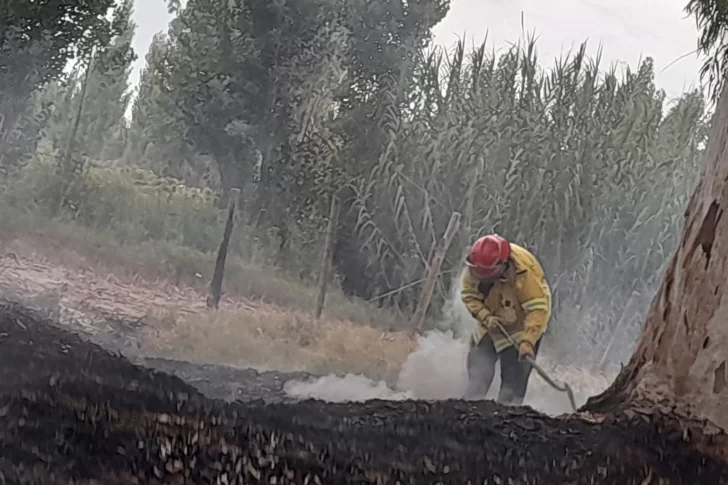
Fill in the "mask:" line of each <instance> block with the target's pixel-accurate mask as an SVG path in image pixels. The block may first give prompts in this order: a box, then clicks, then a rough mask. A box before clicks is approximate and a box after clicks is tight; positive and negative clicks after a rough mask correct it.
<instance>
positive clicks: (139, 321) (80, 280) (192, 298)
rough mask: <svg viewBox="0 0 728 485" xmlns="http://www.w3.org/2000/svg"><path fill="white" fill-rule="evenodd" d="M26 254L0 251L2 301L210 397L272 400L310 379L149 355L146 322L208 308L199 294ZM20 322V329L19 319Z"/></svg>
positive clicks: (226, 304) (224, 304) (231, 307)
mask: <svg viewBox="0 0 728 485" xmlns="http://www.w3.org/2000/svg"><path fill="white" fill-rule="evenodd" d="M29 256H30V257H29ZM29 256H24V255H18V254H17V253H10V254H5V255H0V295H1V297H2V300H4V304H6V305H8V304H11V303H12V302H17V303H20V304H22V305H24V306H27V307H29V308H31V309H33V310H36V311H38V313H39V315H43V316H46V317H49V318H52V319H54V320H55V321H57V322H60V323H61V324H62V325H63V326H64V327H66V328H67V329H68V330H70V331H73V332H75V333H78V334H80V335H81V336H83V337H85V338H87V339H89V340H90V341H92V342H94V343H96V344H98V345H101V346H102V347H104V348H105V349H107V350H110V351H113V352H120V353H123V354H124V355H125V356H126V357H127V358H129V359H131V360H132V361H133V362H136V363H138V364H142V365H145V366H147V367H151V368H155V369H159V370H161V371H164V372H168V373H170V374H173V375H176V376H178V377H180V378H182V379H184V380H185V381H186V382H188V383H189V384H191V385H192V386H194V387H195V388H196V389H198V390H199V391H200V392H202V393H204V394H206V395H208V396H209V397H212V398H216V399H224V400H227V401H232V400H244V401H250V400H256V399H263V400H265V401H269V402H277V401H281V400H284V399H285V398H286V394H285V392H284V389H283V386H284V384H285V382H286V381H287V380H290V379H296V380H307V379H308V378H309V377H314V376H313V375H312V374H310V373H307V372H278V371H263V372H258V371H257V370H255V369H253V368H244V367H233V366H225V365H211V364H194V363H190V362H186V361H181V360H173V359H165V358H159V357H147V356H145V355H144V353H143V352H142V351H141V345H140V342H139V339H140V338H142V336H141V332H140V331H141V330H142V328H143V327H144V326H145V320H146V319H148V318H149V317H150V316H151V315H154V314H160V313H162V314H163V313H164V312H165V311H170V312H171V311H174V312H176V313H178V314H182V315H194V314H198V313H201V312H203V311H205V309H206V308H205V303H204V301H205V298H204V295H202V294H201V293H200V292H199V291H196V290H194V289H190V288H187V289H181V288H178V287H176V286H174V285H171V284H169V283H166V282H148V281H144V280H142V279H138V280H136V281H134V282H131V281H124V280H123V279H121V278H118V277H116V276H114V275H108V276H106V277H101V276H100V275H99V274H98V273H96V272H94V271H93V270H91V269H87V270H84V269H79V268H70V267H64V266H60V265H57V264H53V263H52V262H50V261H49V260H47V259H46V258H44V257H43V256H41V255H39V254H33V255H29ZM252 305H253V304H252V303H250V302H234V301H233V300H231V299H230V298H223V300H222V301H221V305H220V306H221V308H223V309H225V310H227V311H240V310H243V309H248V310H249V309H251V308H252ZM18 325H19V326H21V327H22V326H23V323H22V322H18ZM0 337H2V336H0ZM6 382H10V381H9V380H8V381H6Z"/></svg>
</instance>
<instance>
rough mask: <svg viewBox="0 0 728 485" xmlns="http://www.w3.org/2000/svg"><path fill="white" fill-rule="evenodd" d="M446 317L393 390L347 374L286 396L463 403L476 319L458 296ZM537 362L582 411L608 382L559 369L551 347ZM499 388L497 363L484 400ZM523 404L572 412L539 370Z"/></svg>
mask: <svg viewBox="0 0 728 485" xmlns="http://www.w3.org/2000/svg"><path fill="white" fill-rule="evenodd" d="M453 286H454V287H455V288H456V287H457V285H453ZM444 313H445V315H446V318H445V319H444V320H443V322H442V325H441V328H442V330H433V331H430V332H427V333H426V334H424V335H423V336H421V337H420V338H419V342H418V347H417V349H416V350H415V351H414V352H412V353H411V354H410V355H409V356H408V357H407V360H406V361H405V363H404V365H403V366H402V369H401V371H400V373H399V376H398V379H397V380H396V382H395V383H394V384H393V385H392V386H389V385H387V383H385V382H384V381H374V380H372V379H369V378H367V377H364V376H361V375H353V374H349V375H346V376H344V377H337V376H334V375H328V376H324V377H321V378H319V379H316V380H314V381H309V382H307V381H289V382H287V383H286V385H285V391H286V393H287V394H288V395H290V396H292V397H296V398H313V399H321V400H324V401H329V402H351V401H365V400H369V399H388V400H405V399H424V400H444V399H459V398H461V397H462V396H463V394H464V392H465V388H466V385H467V369H466V358H467V352H468V343H467V337H468V331H469V330H470V327H469V325H471V323H470V322H472V319H471V317H470V315H469V314H468V313H467V310H466V309H465V306H464V305H463V304H462V303H460V299H459V298H457V297H456V295H453V298H451V299H450V301H449V302H448V305H447V306H446V311H445V312H444ZM453 330H454V331H453ZM545 344H547V342H545ZM537 362H538V364H539V365H540V366H541V367H542V368H543V369H544V370H545V371H546V372H547V373H548V374H549V375H550V376H551V377H552V378H553V379H555V380H556V381H557V382H567V383H569V384H570V385H571V387H572V389H573V391H574V394H575V396H576V402H577V405H578V406H580V405H582V404H583V403H584V402H586V399H587V398H588V397H589V396H592V395H594V394H596V393H598V392H600V391H602V390H603V389H605V388H606V387H607V386H608V385H609V382H610V377H607V376H603V375H597V374H592V373H590V372H588V371H586V370H584V369H579V368H576V367H572V366H564V365H555V364H554V362H558V358H555V356H551V355H549V352H548V346H547V345H542V346H541V352H540V353H539V356H538V359H537ZM499 388H500V365H499V364H498V365H496V372H495V378H494V379H493V383H492V385H491V387H490V390H489V391H488V395H487V396H486V398H487V399H495V398H496V397H497V395H498V390H499ZM524 404H525V405H528V406H531V407H533V408H534V409H536V410H539V411H541V412H543V413H546V414H550V415H558V414H562V413H568V412H570V411H571V406H570V404H569V400H568V396H567V395H566V394H565V393H563V392H560V391H558V390H556V389H553V388H552V387H551V386H550V385H549V384H548V383H547V382H546V381H544V380H543V379H542V378H541V377H540V376H539V375H538V374H537V373H536V372H535V371H534V372H532V374H531V378H530V380H529V386H528V391H527V393H526V397H525V399H524Z"/></svg>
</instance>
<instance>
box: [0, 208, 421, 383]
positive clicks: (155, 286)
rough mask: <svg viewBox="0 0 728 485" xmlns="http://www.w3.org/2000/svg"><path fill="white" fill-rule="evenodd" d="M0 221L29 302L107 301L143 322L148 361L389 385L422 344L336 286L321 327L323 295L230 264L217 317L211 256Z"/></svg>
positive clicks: (48, 224) (5, 250)
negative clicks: (49, 296)
mask: <svg viewBox="0 0 728 485" xmlns="http://www.w3.org/2000/svg"><path fill="white" fill-rule="evenodd" d="M0 223H2V228H3V229H2V231H0V250H1V253H2V254H3V255H4V256H5V260H6V266H7V269H12V268H16V273H15V274H16V275H18V277H19V278H18V279H22V280H23V281H24V282H23V285H24V286H25V287H26V288H27V287H28V285H32V284H33V283H34V282H35V283H38V284H39V288H41V289H38V290H37V291H35V290H28V291H27V295H26V296H30V295H31V294H33V293H34V292H35V293H42V292H44V291H45V292H51V293H53V292H54V291H55V290H54V288H61V287H63V288H65V289H64V290H63V291H62V292H61V290H58V294H57V295H56V299H57V300H59V301H65V304H66V305H69V306H76V307H81V306H90V307H91V308H93V304H94V303H93V302H94V300H95V299H96V300H97V301H98V300H100V297H99V296H98V294H103V295H105V297H107V298H108V299H110V300H111V301H113V304H112V303H108V304H106V307H110V306H113V307H114V308H115V309H116V311H117V312H118V313H120V314H121V316H122V318H124V315H127V316H128V319H129V320H134V319H139V318H141V319H142V321H143V326H141V327H140V328H139V330H138V335H139V341H140V343H139V345H140V346H141V348H142V351H143V352H144V353H145V354H147V355H155V356H164V357H168V358H176V359H184V360H190V361H193V362H204V363H216V364H234V365H252V366H255V367H259V368H272V369H276V370H305V371H309V372H313V373H327V372H334V373H349V372H350V373H357V374H364V375H367V376H369V377H371V378H376V379H380V378H386V379H391V378H393V377H395V376H396V375H397V373H398V372H399V369H400V368H401V365H402V363H403V362H404V361H405V359H406V358H407V355H408V354H409V353H410V352H411V351H412V350H413V349H414V348H415V346H416V336H415V334H414V333H413V332H409V331H407V330H404V329H403V328H402V327H403V326H404V325H403V324H402V322H401V321H398V320H397V317H396V316H395V315H393V314H391V313H388V312H385V311H382V310H378V309H376V308H372V307H371V306H370V305H367V304H366V303H365V302H360V301H353V300H350V299H348V298H346V297H345V296H344V295H342V294H341V293H340V292H339V291H338V290H337V289H336V288H334V289H333V290H331V293H330V295H329V296H328V298H327V304H326V308H325V311H324V315H323V317H322V318H321V319H318V320H317V319H315V318H314V317H313V307H314V302H315V297H316V288H313V287H311V286H308V285H306V284H304V283H303V282H295V281H290V280H289V279H286V278H285V277H283V276H280V275H278V274H276V273H275V272H274V271H271V270H266V269H263V268H259V267H255V266H252V265H246V264H243V263H242V262H240V261H239V260H236V259H233V260H232V261H229V263H228V271H227V274H226V279H225V282H224V288H225V294H224V298H223V301H222V305H221V308H220V310H218V311H211V310H208V309H207V308H205V307H204V301H205V297H206V291H207V284H208V282H209V279H210V274H211V273H212V269H213V266H214V255H211V254H204V253H201V252H198V251H192V250H189V249H184V248H180V247H175V246H173V245H171V244H169V243H146V244H140V245H121V244H119V243H117V242H115V241H114V239H113V238H111V237H109V236H107V235H104V234H101V233H99V232H97V231H93V230H91V229H89V228H85V227H82V226H79V225H77V224H74V223H69V222H59V221H53V220H50V219H47V218H42V217H39V216H24V217H13V218H7V217H6V218H3V220H2V221H0ZM16 258H17V262H16V260H15V259H16ZM8 265H9V266H8ZM28 268H30V269H28ZM58 268H62V271H58ZM23 269H24V272H23V273H18V271H21V270H23ZM9 276H10V273H8V274H7V275H6V280H9V279H10V278H8V277H9ZM39 282H40V283H39ZM6 283H7V284H8V285H12V284H13V281H7V282H6ZM18 284H20V282H18ZM44 285H45V286H44ZM69 285H70V289H69ZM97 306H100V303H99V305H97ZM397 328H398V329H399V330H395V329H397Z"/></svg>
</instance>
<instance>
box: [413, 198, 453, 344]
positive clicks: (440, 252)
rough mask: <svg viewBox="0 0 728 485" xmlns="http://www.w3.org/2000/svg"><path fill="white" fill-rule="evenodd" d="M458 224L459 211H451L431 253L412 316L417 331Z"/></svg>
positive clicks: (419, 328)
mask: <svg viewBox="0 0 728 485" xmlns="http://www.w3.org/2000/svg"><path fill="white" fill-rule="evenodd" d="M459 226H460V213H459V212H453V213H452V216H450V222H449V223H448V224H447V229H445V233H444V234H443V235H442V238H441V239H440V241H439V242H438V244H437V248H436V249H435V253H434V254H433V255H432V260H431V261H430V267H429V268H428V270H427V278H426V279H425V285H424V287H423V288H422V295H421V296H420V302H419V304H418V305H417V309H416V310H415V313H414V316H413V317H412V326H413V327H414V328H416V329H417V331H418V332H420V331H421V330H422V325H423V323H424V322H425V314H426V313H427V308H428V307H429V306H430V300H432V292H433V291H434V289H435V282H436V281H437V276H438V275H439V274H440V268H441V267H442V262H443V261H444V260H445V253H447V250H448V248H449V247H450V244H452V240H453V238H454V237H455V234H456V233H457V231H458V227H459Z"/></svg>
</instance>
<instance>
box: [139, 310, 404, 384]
mask: <svg viewBox="0 0 728 485" xmlns="http://www.w3.org/2000/svg"><path fill="white" fill-rule="evenodd" d="M156 317H157V318H156V319H147V320H148V321H149V325H148V326H147V327H146V328H145V332H144V338H143V341H144V342H145V346H146V350H147V351H151V352H153V353H155V354H158V355H160V356H163V357H168V358H177V359H180V358H182V359H185V360H189V361H192V362H204V363H214V364H233V365H242V364H244V365H246V366H252V367H256V368H259V369H266V370H269V369H274V370H279V371H307V372H312V373H316V374H324V373H337V374H346V373H355V374H363V375H366V376H368V377H370V378H372V379H384V380H392V379H393V378H395V377H396V376H397V375H398V373H399V371H400V368H401V366H402V364H403V363H404V361H405V360H406V358H407V356H408V355H409V353H410V352H411V351H413V350H414V349H415V347H416V339H415V337H414V336H413V335H412V334H411V333H405V332H386V331H382V330H380V329H376V328H374V327H371V326H368V325H359V324H353V323H352V322H349V321H344V320H331V319H325V320H320V321H317V320H315V319H314V318H313V317H312V316H311V315H309V314H306V313H303V312H292V311H288V310H283V309H280V308H277V307H274V306H271V305H255V306H252V305H251V306H249V307H248V308H240V309H238V310H237V311H234V312H230V311H219V312H215V313H211V312H205V313H199V314H195V315H190V316H180V315H175V314H173V313H169V312H168V313H166V314H161V315H157V316H156Z"/></svg>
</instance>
